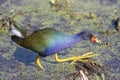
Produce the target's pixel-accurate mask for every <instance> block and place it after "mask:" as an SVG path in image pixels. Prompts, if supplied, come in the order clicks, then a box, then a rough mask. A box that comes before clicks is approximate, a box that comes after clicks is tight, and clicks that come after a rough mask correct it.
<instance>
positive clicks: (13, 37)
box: [11, 35, 24, 43]
mask: <svg viewBox="0 0 120 80" xmlns="http://www.w3.org/2000/svg"><path fill="white" fill-rule="evenodd" d="M11 39H12V41H14V42H15V43H19V42H21V41H22V40H23V39H24V38H20V37H18V36H16V35H13V36H12V37H11Z"/></svg>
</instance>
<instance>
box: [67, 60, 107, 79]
mask: <svg viewBox="0 0 120 80" xmlns="http://www.w3.org/2000/svg"><path fill="white" fill-rule="evenodd" d="M107 68H108V67H107V66H105V65H103V64H101V63H98V62H94V61H90V62H86V63H81V62H76V64H75V70H76V71H75V72H73V73H70V74H68V75H67V76H66V80H69V79H70V77H71V76H72V77H73V80H75V79H76V77H78V76H79V77H80V78H81V79H82V80H89V79H90V80H91V78H89V76H90V75H92V76H95V79H94V80H99V77H101V79H102V80H105V74H106V70H107ZM92 80H93V78H92Z"/></svg>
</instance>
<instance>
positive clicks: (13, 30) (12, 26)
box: [11, 24, 24, 38]
mask: <svg viewBox="0 0 120 80" xmlns="http://www.w3.org/2000/svg"><path fill="white" fill-rule="evenodd" d="M11 32H12V33H13V34H14V35H16V36H18V37H20V38H24V36H23V34H22V33H21V32H20V31H19V30H18V29H17V28H16V27H15V26H14V25H13V24H11Z"/></svg>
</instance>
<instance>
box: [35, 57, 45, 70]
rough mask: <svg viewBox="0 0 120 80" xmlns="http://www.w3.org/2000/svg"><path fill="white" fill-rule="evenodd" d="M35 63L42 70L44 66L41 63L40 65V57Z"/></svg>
mask: <svg viewBox="0 0 120 80" xmlns="http://www.w3.org/2000/svg"><path fill="white" fill-rule="evenodd" d="M35 62H36V64H37V66H38V67H39V68H40V69H41V70H42V69H43V67H42V65H41V63H40V56H38V57H37V58H36V60H35Z"/></svg>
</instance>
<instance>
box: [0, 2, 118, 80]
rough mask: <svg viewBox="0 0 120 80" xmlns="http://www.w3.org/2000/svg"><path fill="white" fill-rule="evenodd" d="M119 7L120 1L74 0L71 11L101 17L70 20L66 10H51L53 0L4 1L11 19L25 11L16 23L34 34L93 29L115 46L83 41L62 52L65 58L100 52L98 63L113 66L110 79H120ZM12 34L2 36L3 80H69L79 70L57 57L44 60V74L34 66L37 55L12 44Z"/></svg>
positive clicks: (4, 10)
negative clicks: (44, 30)
mask: <svg viewBox="0 0 120 80" xmlns="http://www.w3.org/2000/svg"><path fill="white" fill-rule="evenodd" d="M119 8H120V0H73V3H72V4H71V6H70V8H68V9H70V11H71V12H73V13H79V14H83V15H84V14H88V13H95V14H97V15H99V17H97V18H94V19H91V18H90V19H87V18H83V17H82V18H80V19H78V18H76V17H73V18H70V17H69V16H68V14H66V13H65V12H64V10H60V11H55V10H54V9H53V8H51V7H50V4H49V0H36V1H35V0H0V13H2V14H4V15H7V16H10V17H11V16H12V15H13V13H19V12H25V14H26V15H25V16H23V15H22V16H21V15H20V16H18V17H17V18H16V19H15V20H16V21H17V22H18V23H20V24H21V25H22V26H23V27H25V28H27V29H32V30H31V31H33V30H37V29H42V28H55V29H57V30H60V31H63V32H65V33H67V34H75V33H78V32H80V31H82V30H89V31H91V32H92V33H93V34H94V35H95V36H96V37H97V38H99V39H100V40H101V41H102V42H108V43H111V44H112V45H111V46H107V45H103V46H100V45H98V44H92V43H90V42H89V41H88V42H87V41H83V42H81V43H79V44H77V45H75V46H73V47H71V48H68V49H66V50H63V51H61V52H59V54H60V55H59V56H60V57H61V58H62V57H64V58H65V57H68V56H73V55H81V54H82V53H85V52H91V51H92V52H95V53H99V54H100V57H97V60H98V61H100V62H102V63H104V64H107V65H108V66H110V67H111V69H110V70H109V71H108V75H109V77H108V76H107V77H106V80H109V79H110V78H112V80H120V77H119V75H120V54H119V53H120V32H118V31H116V29H115V28H114V26H113V27H112V28H111V27H110V26H111V21H112V19H116V18H117V17H119V16H120V9H119ZM115 10H117V13H116V12H115ZM96 23H97V24H96ZM99 24H100V25H99ZM104 31H110V32H112V34H110V35H109V34H107V33H104ZM11 35H12V34H11V33H9V34H3V33H0V80H65V76H66V75H67V74H68V73H70V72H74V71H75V70H74V66H69V63H68V62H65V63H56V62H55V60H54V58H53V56H49V57H46V58H42V59H41V63H42V65H43V66H44V70H43V71H40V70H39V69H38V67H37V66H36V64H35V63H34V60H35V58H36V56H37V53H34V52H32V51H29V50H27V49H24V48H21V47H20V46H18V45H16V44H15V43H14V42H12V41H11V37H10V36H11ZM88 44H89V45H88ZM71 53H75V54H71ZM71 80H72V77H71ZM76 80H80V78H79V77H78V78H77V79H76Z"/></svg>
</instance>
